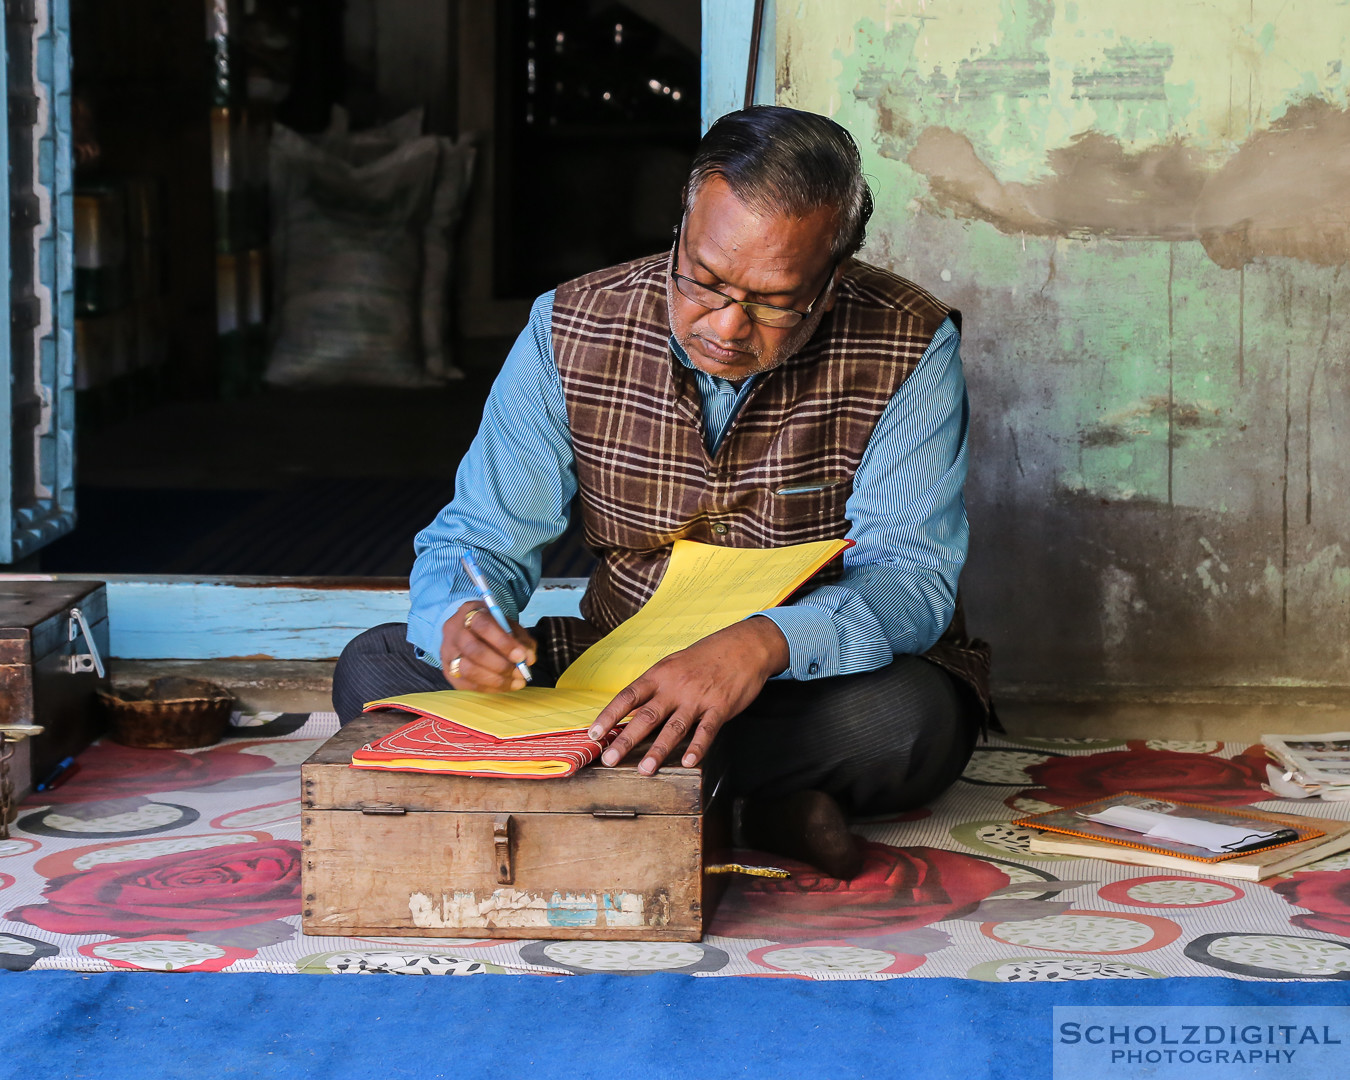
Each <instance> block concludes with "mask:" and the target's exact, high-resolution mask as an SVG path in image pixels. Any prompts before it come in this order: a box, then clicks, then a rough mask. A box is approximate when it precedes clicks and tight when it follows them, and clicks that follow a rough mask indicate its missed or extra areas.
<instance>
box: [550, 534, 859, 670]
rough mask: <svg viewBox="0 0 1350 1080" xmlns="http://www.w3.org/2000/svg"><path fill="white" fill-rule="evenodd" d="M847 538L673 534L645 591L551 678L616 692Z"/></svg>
mask: <svg viewBox="0 0 1350 1080" xmlns="http://www.w3.org/2000/svg"><path fill="white" fill-rule="evenodd" d="M848 546H849V542H848V541H847V540H822V541H819V542H818V543H814V544H793V545H791V546H789V547H781V548H729V547H716V546H714V545H712V544H699V543H695V542H694V541H692V540H676V541H675V544H674V545H673V547H672V549H671V553H670V563H669V565H668V566H667V567H666V573H665V576H664V577H663V578H662V579H661V584H660V585H659V586H658V587H657V589H656V592H655V593H653V594H652V598H651V599H650V600H648V601H647V603H646V604H645V605H644V606H643V608H642V610H641V611H639V612H638V613H637V614H636V615H634V616H633V617H632V618H631V619H629V620H628V621H627V622H625V623H623V624H622V625H620V626H619V627H617V628H616V629H615V630H613V631H612V632H611V633H609V634H608V635H606V636H605V637H604V638H603V639H601V640H600V641H598V642H597V643H596V644H594V645H592V646H591V647H590V648H589V649H587V650H586V651H585V652H584V653H582V654H581V656H580V657H578V658H577V660H576V661H575V662H574V663H573V664H572V665H571V666H570V667H569V668H568V669H567V670H566V671H565V672H563V674H562V677H561V678H560V679H559V680H558V686H559V688H560V689H569V690H570V689H586V690H603V691H606V692H607V693H610V694H615V693H618V691H620V690H622V689H623V688H624V687H625V686H627V685H628V684H629V683H630V682H632V681H633V680H634V679H636V678H637V677H638V676H639V675H641V674H642V673H643V672H644V671H646V670H647V669H648V668H649V667H651V666H652V665H653V664H655V663H656V662H657V661H658V660H661V659H663V658H665V657H667V656H669V655H670V654H671V653H674V652H679V651H680V650H681V649H685V648H688V647H689V646H690V645H692V644H694V642H696V641H698V640H699V639H700V638H705V637H707V636H708V635H709V634H713V633H716V632H717V631H718V630H723V629H725V628H726V627H728V626H731V625H732V624H733V623H737V622H740V620H742V619H744V618H746V617H747V616H749V615H753V614H754V613H755V612H756V611H763V610H764V609H765V608H771V607H775V606H776V605H778V604H780V603H782V602H783V601H784V600H785V599H787V598H788V597H789V596H791V595H792V594H793V593H794V592H795V591H796V590H797V589H798V588H799V587H800V586H801V584H802V582H804V581H805V580H806V579H807V578H809V577H810V576H811V575H812V574H814V573H815V572H816V571H817V570H819V569H820V568H821V567H822V566H824V565H825V564H826V563H828V562H829V561H830V560H831V559H833V558H834V557H835V556H836V555H838V554H839V553H840V552H841V551H843V550H844V549H845V548H846V547H848Z"/></svg>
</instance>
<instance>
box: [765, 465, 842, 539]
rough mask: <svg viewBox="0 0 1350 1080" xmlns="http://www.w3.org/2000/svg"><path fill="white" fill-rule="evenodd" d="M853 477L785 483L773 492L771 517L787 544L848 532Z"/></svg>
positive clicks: (827, 537) (839, 535)
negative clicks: (847, 505)
mask: <svg viewBox="0 0 1350 1080" xmlns="http://www.w3.org/2000/svg"><path fill="white" fill-rule="evenodd" d="M852 493H853V478H852V477H846V478H845V479H842V480H822V481H809V480H808V481H805V482H803V483H787V484H783V485H781V486H779V487H776V488H774V489H773V497H772V500H771V504H772V506H773V512H772V516H773V519H774V520H775V521H776V522H777V523H778V528H779V529H781V530H782V531H783V538H784V540H785V541H786V542H787V543H804V542H806V541H808V540H830V539H835V538H837V537H841V536H843V535H844V534H845V533H846V532H847V531H848V518H847V517H846V515H845V509H846V504H847V503H848V497H849V496H850V495H851V494H852Z"/></svg>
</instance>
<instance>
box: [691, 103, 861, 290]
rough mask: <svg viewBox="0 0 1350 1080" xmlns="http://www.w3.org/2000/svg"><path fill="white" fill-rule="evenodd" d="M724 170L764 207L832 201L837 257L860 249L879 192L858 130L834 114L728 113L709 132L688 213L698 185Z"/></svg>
mask: <svg viewBox="0 0 1350 1080" xmlns="http://www.w3.org/2000/svg"><path fill="white" fill-rule="evenodd" d="M714 176H720V177H721V178H722V179H723V180H725V181H726V184H727V186H728V187H729V188H731V191H732V194H734V195H735V196H736V198H738V199H740V200H741V202H743V203H745V205H746V206H748V207H750V208H751V209H752V210H755V211H756V212H757V213H761V214H786V215H788V216H791V217H804V216H805V215H807V214H809V213H811V212H812V211H814V210H818V209H820V208H821V207H822V206H828V207H830V208H832V209H833V210H834V211H835V213H836V215H837V218H838V227H839V228H838V232H837V233H836V235H835V238H834V243H833V244H832V245H831V254H832V255H833V260H834V262H835V263H839V262H841V261H843V260H844V259H846V258H848V257H849V256H850V255H852V254H853V253H854V252H856V251H857V250H858V249H859V248H860V247H862V245H863V240H864V239H866V236H867V222H868V219H869V218H871V216H872V192H871V191H870V190H869V189H868V186H867V181H866V179H865V178H864V177H863V173H862V158H861V156H860V155H859V153H858V144H857V143H855V142H854V141H853V136H852V135H850V134H849V133H848V132H847V131H845V130H844V129H843V128H842V127H840V126H839V125H838V124H836V123H835V122H834V121H833V120H831V119H830V118H829V117H827V116H820V115H818V114H817V113H809V112H802V111H801V110H799V109H787V108H784V107H782V106H781V105H755V106H753V107H751V108H749V109H741V110H740V111H739V112H733V113H727V114H726V115H725V116H723V117H722V118H721V119H719V120H718V121H717V122H716V123H714V124H713V126H712V127H710V128H709V129H708V133H707V134H706V135H704V136H703V140H702V141H701V142H700V143H699V145H698V151H697V152H696V153H695V154H694V163H693V165H692V166H691V167H690V170H689V181H688V183H686V184H685V187H684V213H685V215H686V216H687V215H688V213H689V210H690V208H691V207H692V206H693V205H694V197H695V196H696V195H697V194H698V192H699V189H700V188H701V187H702V186H703V185H704V184H705V183H706V182H707V181H708V180H709V179H710V178H711V177H714Z"/></svg>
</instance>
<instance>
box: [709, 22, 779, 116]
mask: <svg viewBox="0 0 1350 1080" xmlns="http://www.w3.org/2000/svg"><path fill="white" fill-rule="evenodd" d="M776 8H777V4H776V0H766V2H765V4H764V22H763V25H762V26H761V27H760V34H759V67H758V69H757V72H756V78H755V95H754V96H755V100H754V104H756V105H772V104H773V100H774V92H775V87H776V72H775V63H776V58H777V55H778V50H777V47H776V43H775V29H776V26H777V22H778V20H777V11H776ZM754 15H755V0H703V57H702V64H703V80H702V81H703V87H702V109H701V112H702V118H703V130H704V131H707V130H708V128H709V127H711V126H712V122H713V121H714V120H716V119H717V118H718V117H719V116H721V115H722V114H723V113H728V112H731V111H733V110H735V109H739V108H741V107H742V106H743V105H744V104H745V73H746V68H747V65H748V63H749V60H750V39H751V36H752V30H753V26H752V24H753V21H754Z"/></svg>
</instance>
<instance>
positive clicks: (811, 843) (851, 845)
mask: <svg viewBox="0 0 1350 1080" xmlns="http://www.w3.org/2000/svg"><path fill="white" fill-rule="evenodd" d="M739 824H740V833H741V835H740V836H739V837H738V838H737V839H738V842H743V843H744V844H745V845H746V846H747V847H753V848H758V849H759V850H760V851H768V852H772V853H773V854H775V855H787V856H788V857H789V858H793V859H799V860H800V861H802V862H804V863H810V864H811V865H812V866H814V867H815V868H816V869H817V870H821V871H823V872H824V873H826V874H828V875H829V876H830V877H834V878H841V879H844V880H848V879H849V878H852V877H855V876H856V875H857V874H858V871H860V870H861V869H862V863H863V854H862V844H861V842H860V841H859V839H858V837H856V836H854V835H853V833H852V832H850V831H849V827H848V819H847V818H846V817H845V816H844V811H843V809H842V808H841V807H840V806H839V804H838V803H837V802H835V801H834V799H832V798H831V797H830V796H829V795H826V794H825V792H823V791H799V792H797V793H796V794H793V795H788V796H785V797H784V798H781V799H746V800H744V802H743V803H742V805H741V807H740V822H739Z"/></svg>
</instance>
